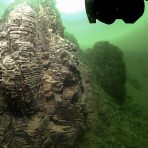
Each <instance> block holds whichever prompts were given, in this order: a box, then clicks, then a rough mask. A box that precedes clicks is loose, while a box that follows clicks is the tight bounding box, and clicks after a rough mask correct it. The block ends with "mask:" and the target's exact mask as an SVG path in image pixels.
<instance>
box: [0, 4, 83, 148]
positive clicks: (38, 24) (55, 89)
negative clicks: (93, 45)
mask: <svg viewBox="0 0 148 148" xmlns="http://www.w3.org/2000/svg"><path fill="white" fill-rule="evenodd" d="M62 35H63V27H62V23H61V22H60V18H59V15H58V14H57V13H56V11H55V9H54V6H52V5H51V4H50V3H48V2H47V3H40V4H39V5H38V6H36V7H33V8H31V7H30V6H29V5H27V4H20V5H18V6H17V7H16V8H15V9H14V10H12V11H11V12H10V14H9V15H8V16H7V17H6V18H5V21H2V23H1V24H0V90H1V91H0V147H11V148H20V147H21V148H23V147H24V148H32V147H34V148H37V147H39V148H40V147H52V148H54V147H60V148H62V147H76V145H75V143H76V141H77V138H78V137H79V135H80V134H81V131H82V128H83V121H84V113H83V112H84V109H83V108H84V103H83V102H84V101H83V99H82V98H83V97H82V96H83V86H82V84H81V77H80V71H79V68H78V59H77V48H76V46H75V45H74V44H72V43H71V42H69V41H67V40H64V39H63V38H62Z"/></svg>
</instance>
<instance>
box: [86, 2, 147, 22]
mask: <svg viewBox="0 0 148 148" xmlns="http://www.w3.org/2000/svg"><path fill="white" fill-rule="evenodd" d="M85 6H86V13H87V16H88V19H89V22H90V23H96V20H97V19H98V20H99V21H101V22H103V23H105V24H112V23H114V21H115V20H116V19H122V20H123V21H124V22H125V23H135V22H136V21H137V20H138V19H139V18H140V17H141V16H142V15H143V13H144V9H145V4H144V0H85Z"/></svg>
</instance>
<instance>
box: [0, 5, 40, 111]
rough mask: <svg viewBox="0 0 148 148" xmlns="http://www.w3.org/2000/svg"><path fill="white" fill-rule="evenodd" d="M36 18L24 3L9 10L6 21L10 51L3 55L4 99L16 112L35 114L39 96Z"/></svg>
mask: <svg viewBox="0 0 148 148" xmlns="http://www.w3.org/2000/svg"><path fill="white" fill-rule="evenodd" d="M34 19H35V16H34V12H33V10H32V9H31V7H30V6H28V5H24V4H23V5H18V7H17V8H16V9H15V10H14V11H12V12H11V13H10V15H9V18H8V21H7V24H6V25H7V30H6V32H7V42H8V45H9V47H8V51H9V53H8V51H6V53H5V54H3V55H1V57H2V83H3V85H4V86H3V87H4V89H5V90H4V91H3V92H4V96H5V101H6V103H7V105H8V107H9V109H10V110H12V112H14V113H16V114H24V113H25V114H32V113H33V112H34V111H35V110H36V107H37V103H38V100H39V97H40V85H41V76H42V73H41V71H42V63H41V61H40V59H39V58H38V57H37V56H36V52H35V48H34V44H35V33H36V24H35V23H34V22H35V21H34ZM3 44H6V43H5V42H3ZM6 45H7V44H6ZM5 92H7V94H5ZM8 92H9V93H8Z"/></svg>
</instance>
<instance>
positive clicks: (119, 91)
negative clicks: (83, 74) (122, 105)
mask: <svg viewBox="0 0 148 148" xmlns="http://www.w3.org/2000/svg"><path fill="white" fill-rule="evenodd" d="M83 59H84V60H85V61H86V62H87V64H88V65H90V68H91V69H92V72H93V74H94V76H95V81H96V82H98V83H99V84H100V85H101V86H102V87H103V88H104V90H105V91H106V92H107V93H108V94H109V95H111V96H112V97H114V98H116V99H117V100H118V101H119V102H122V101H123V100H124V99H125V97H126V87H125V83H126V67H125V63H124V60H123V53H122V51H121V50H120V49H119V48H118V47H116V46H114V45H112V44H110V43H109V42H105V41H99V42H97V43H96V44H95V45H94V46H93V48H92V49H88V50H87V51H86V56H84V57H83Z"/></svg>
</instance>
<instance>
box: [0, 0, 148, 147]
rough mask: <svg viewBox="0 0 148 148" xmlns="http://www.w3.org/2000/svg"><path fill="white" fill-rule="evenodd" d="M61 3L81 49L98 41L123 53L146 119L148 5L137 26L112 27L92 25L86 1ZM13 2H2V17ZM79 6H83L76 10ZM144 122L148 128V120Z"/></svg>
mask: <svg viewBox="0 0 148 148" xmlns="http://www.w3.org/2000/svg"><path fill="white" fill-rule="evenodd" d="M59 1H62V0H57V4H58V5H57V8H58V9H59V11H60V14H61V17H62V20H63V25H64V27H65V31H66V32H69V33H72V34H73V35H74V36H75V37H76V39H77V42H78V44H79V46H80V49H81V50H84V51H86V50H87V48H91V47H92V46H93V45H94V43H95V42H97V41H109V42H110V43H112V44H114V45H116V46H118V47H119V48H120V49H121V50H122V52H123V54H124V60H125V63H126V67H127V83H126V87H127V94H128V95H129V96H131V97H132V98H133V101H134V102H135V103H138V104H139V105H141V107H142V109H143V113H142V114H143V116H144V117H145V118H148V91H147V90H148V2H147V3H146V8H145V13H144V15H143V16H142V17H141V18H140V19H139V20H138V21H137V22H136V23H135V24H125V23H124V22H123V21H120V20H117V21H116V22H115V23H114V24H112V25H105V24H103V23H101V22H99V21H98V22H97V24H89V23H88V19H87V16H86V13H85V10H84V0H82V1H81V0H80V1H78V0H77V1H74V0H71V4H72V6H71V4H69V5H68V6H67V4H66V2H68V1H66V0H63V1H62V3H61V2H59ZM69 1H70V0H69ZM13 2H14V0H0V16H2V15H3V13H4V11H5V10H6V9H7V8H8V7H9V5H10V4H12V3H13ZM22 2H23V0H22ZM29 3H32V4H33V3H34V4H37V1H36V0H29ZM77 5H80V7H79V8H77V9H76V8H73V7H77ZM70 7H72V8H71V9H72V10H71V9H69V8H70ZM144 122H145V125H146V126H147V125H148V122H147V120H146V121H144ZM113 140H114V139H113ZM94 148H95V147H94ZM102 148H103V147H102ZM117 148H118V146H117ZM119 148H120V147H119ZM139 148H146V147H143V146H142V147H139Z"/></svg>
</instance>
